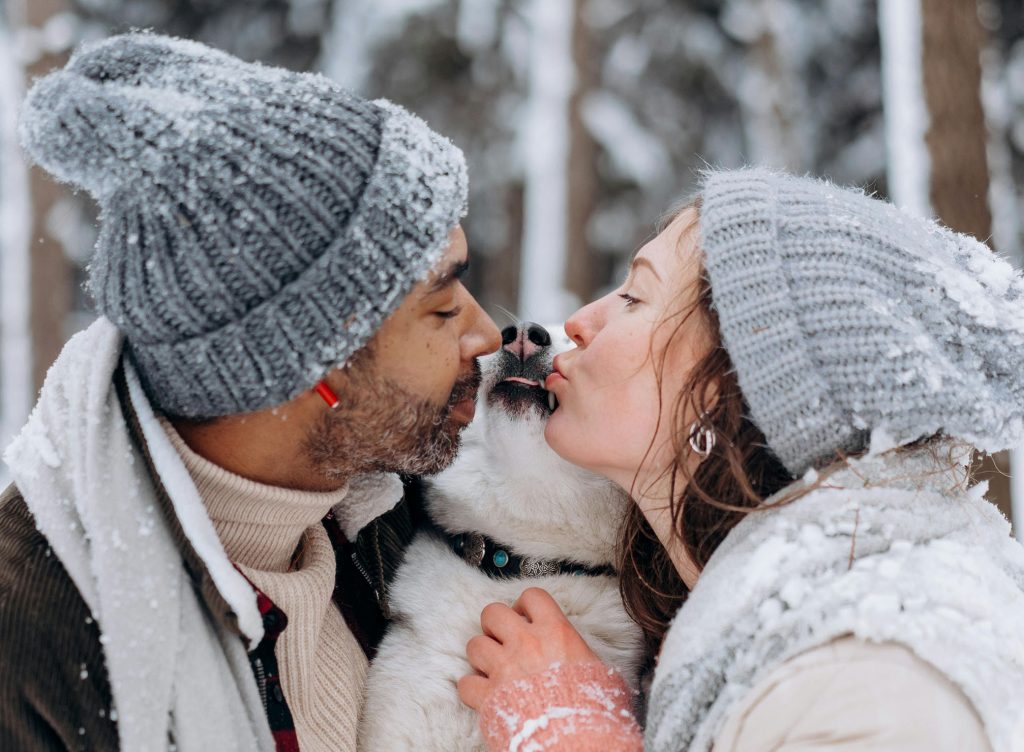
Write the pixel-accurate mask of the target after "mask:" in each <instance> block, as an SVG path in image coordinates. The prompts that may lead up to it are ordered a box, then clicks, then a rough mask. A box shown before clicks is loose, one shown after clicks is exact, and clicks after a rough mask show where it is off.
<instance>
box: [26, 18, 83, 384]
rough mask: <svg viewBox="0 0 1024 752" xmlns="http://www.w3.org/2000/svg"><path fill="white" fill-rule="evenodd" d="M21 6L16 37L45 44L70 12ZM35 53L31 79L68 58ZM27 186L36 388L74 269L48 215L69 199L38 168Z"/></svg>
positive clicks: (55, 344)
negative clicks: (33, 37)
mask: <svg viewBox="0 0 1024 752" xmlns="http://www.w3.org/2000/svg"><path fill="white" fill-rule="evenodd" d="M24 7H25V10H24V13H25V15H24V28H22V29H21V30H20V33H22V34H23V35H24V34H29V35H31V34H33V33H34V34H35V35H37V37H38V38H40V39H41V40H43V41H45V38H46V36H47V32H48V31H49V30H52V29H53V28H54V21H55V20H57V21H58V22H59V20H60V19H61V18H62V17H64V14H68V13H70V6H69V5H68V3H67V2H65V1H64V0H30V2H26V3H25V6H24ZM33 52H34V53H35V59H32V60H30V61H28V64H27V65H26V69H25V73H26V75H27V77H28V78H30V79H31V78H35V77H37V76H41V75H43V74H45V73H47V72H49V71H50V70H52V69H53V68H56V67H58V66H61V65H63V64H64V62H65V61H66V57H67V56H66V51H65V50H52V49H51V48H50V46H49V45H47V44H40V45H38V46H37V47H36V48H35V50H33ZM30 181H31V196H32V208H33V215H32V235H31V238H32V252H31V255H30V258H31V283H30V287H29V289H30V295H31V303H30V306H31V307H30V311H31V313H30V316H31V319H30V320H31V326H32V356H33V357H32V380H33V384H34V385H35V388H36V389H38V388H39V387H40V386H42V383H43V378H44V377H45V376H46V371H47V369H49V367H50V365H51V364H52V363H53V361H54V360H55V359H56V358H57V355H58V354H59V353H60V350H61V348H62V347H63V346H64V341H65V339H66V334H67V331H66V328H65V324H66V321H67V318H68V314H69V313H70V311H71V308H72V303H73V292H74V290H73V279H74V267H73V265H72V263H71V262H70V261H69V259H68V258H67V256H66V255H65V253H64V247H63V245H62V244H61V242H60V241H59V240H58V239H57V238H56V237H55V236H54V234H53V233H52V231H51V228H50V227H49V226H48V224H49V222H48V221H49V218H50V212H51V211H52V209H53V208H54V207H55V206H56V205H57V204H58V202H60V201H61V199H63V198H66V197H67V195H68V194H67V192H66V191H65V190H64V189H63V188H62V187H61V186H60V185H59V184H58V183H56V182H55V181H54V180H53V179H52V178H50V177H48V176H46V175H45V174H44V173H43V171H42V170H40V169H39V168H33V169H32V171H31V176H30Z"/></svg>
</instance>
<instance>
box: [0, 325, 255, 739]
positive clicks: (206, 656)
mask: <svg viewBox="0 0 1024 752" xmlns="http://www.w3.org/2000/svg"><path fill="white" fill-rule="evenodd" d="M121 351H122V335H121V334H120V333H119V332H118V330H117V329H116V327H114V325H113V324H112V323H111V322H110V321H108V320H106V319H104V318H101V319H99V320H98V321H96V322H95V323H94V324H93V325H92V326H90V327H89V329H88V330H86V331H84V332H82V333H80V334H78V335H76V336H75V337H74V338H72V340H71V341H70V342H68V344H67V345H66V346H65V348H64V350H63V351H62V352H61V354H60V357H59V358H58V359H57V362H56V363H54V365H53V367H52V368H51V369H50V371H49V373H48V374H47V376H46V381H45V383H44V385H43V389H42V392H41V393H40V397H39V402H38V403H37V405H36V407H35V409H34V410H33V412H32V415H31V416H30V417H29V420H28V422H27V423H26V425H25V427H24V428H23V429H22V431H21V433H20V434H19V435H18V436H17V437H16V438H15V440H14V441H13V442H12V443H11V445H10V446H9V447H8V449H7V451H6V452H5V454H4V461H5V462H6V463H7V464H8V465H9V467H10V469H11V473H12V476H13V478H14V481H15V483H16V484H17V486H18V489H19V490H20V492H21V494H22V496H23V497H24V499H25V502H26V504H27V505H28V508H29V510H30V511H31V512H32V515H33V517H34V518H35V521H36V525H37V527H38V528H39V530H40V531H41V532H42V533H43V535H45V536H46V539H47V541H48V542H49V544H50V546H51V548H52V549H53V551H54V553H55V554H56V555H57V557H58V558H59V559H60V561H61V563H62V564H63V565H64V567H65V569H66V570H67V572H68V574H69V575H70V576H71V579H72V581H73V582H74V584H75V586H76V587H77V588H78V590H79V592H80V593H81V595H82V598H83V599H84V601H85V603H86V605H87V606H88V607H89V609H90V610H91V612H92V614H93V616H94V617H95V618H96V620H97V621H98V623H99V627H100V631H101V634H102V637H101V639H102V641H103V651H104V657H105V660H106V667H107V671H108V674H109V678H110V687H111V693H112V695H113V702H114V708H112V710H113V711H115V712H116V713H117V715H116V719H117V725H118V734H119V737H120V743H121V749H123V750H131V752H149V751H150V750H154V751H155V750H164V749H167V748H168V744H169V742H170V741H172V740H173V742H174V744H175V745H176V747H177V749H178V750H180V752H204V751H205V750H212V749H215V750H218V751H221V750H225V751H231V750H238V751H239V752H241V751H242V750H245V751H246V752H248V751H249V750H268V751H269V750H273V749H274V742H273V739H272V737H271V734H270V729H269V726H268V724H267V721H266V716H265V714H264V710H263V706H262V703H261V701H260V698H259V695H258V692H257V688H256V684H255V681H254V679H253V675H252V671H251V668H250V665H249V660H248V657H247V655H246V652H245V648H244V646H243V644H242V640H240V639H239V638H238V637H237V636H235V635H231V634H226V633H223V634H222V633H218V630H217V629H216V627H215V626H214V624H213V621H212V620H211V619H210V618H209V616H208V615H206V614H205V613H204V606H203V604H202V603H201V601H200V596H199V595H198V594H197V593H196V592H195V589H194V588H193V586H192V583H191V581H190V579H189V576H188V574H187V572H186V571H185V568H184V565H183V562H182V557H181V554H180V552H179V551H178V549H177V547H176V545H175V542H174V539H173V536H172V534H171V531H170V529H169V528H168V525H167V523H166V522H165V520H164V516H163V513H162V512H161V510H160V505H159V502H158V500H157V497H156V491H155V489H154V485H153V481H152V479H151V478H150V477H149V473H148V472H147V467H146V463H145V461H144V458H143V457H142V456H140V454H139V452H138V450H137V449H136V448H135V447H134V446H133V444H132V440H131V437H130V435H129V431H128V427H127V425H126V423H125V419H124V416H123V415H122V411H121V406H120V404H119V402H118V398H117V394H116V392H115V388H114V385H113V373H114V371H115V370H116V368H117V365H118V363H119V361H120V359H121V357H122V354H121ZM125 371H126V376H127V380H128V385H129V391H130V394H131V401H132V407H133V409H134V410H135V412H136V413H137V415H138V418H139V422H140V424H141V426H142V431H143V434H144V437H145V441H146V444H147V448H148V450H149V452H150V455H151V456H152V458H153V462H154V464H155V466H156V469H157V472H158V474H159V477H160V481H161V482H162V483H163V485H164V487H165V488H166V489H167V492H168V495H169V496H170V498H171V501H172V503H173V505H174V509H175V512H176V514H177V516H178V519H179V521H180V523H181V526H182V529H183V530H184V532H185V535H186V536H187V537H188V539H189V541H190V542H191V544H192V546H193V547H194V548H195V550H196V552H197V553H198V554H199V556H200V557H201V558H202V559H203V561H204V563H205V565H206V566H207V567H208V569H209V572H210V576H211V578H212V580H213V582H214V584H215V585H216V586H217V589H218V590H219V591H220V593H221V595H222V596H223V597H224V599H225V601H226V602H227V604H228V605H229V606H230V607H231V609H232V610H233V611H234V612H235V614H237V616H238V623H239V626H240V628H241V630H242V632H243V634H244V635H245V637H246V638H247V639H248V640H249V644H250V645H252V646H255V645H256V644H258V643H259V641H260V639H261V638H262V636H263V627H262V621H261V618H260V614H259V610H258V608H257V606H256V597H255V594H254V592H253V590H252V588H251V587H250V586H249V584H248V583H247V582H246V581H245V579H244V578H243V577H242V576H241V574H239V573H238V571H237V570H236V569H235V568H234V567H233V566H232V564H231V562H230V561H229V560H228V558H227V556H226V555H225V553H224V550H223V547H222V546H221V544H220V541H219V539H218V538H217V534H216V531H215V530H214V527H213V524H212V523H211V522H210V519H209V517H208V516H207V513H206V510H205V508H204V506H203V503H202V500H201V499H200V497H199V494H198V492H197V491H196V488H195V485H194V484H193V483H192V481H191V479H190V477H189V475H188V472H187V470H186V469H185V467H184V465H183V464H182V462H181V459H180V458H179V456H178V454H177V452H176V451H175V450H174V447H173V446H172V445H171V444H170V441H169V440H168V439H167V436H166V434H165V433H164V431H163V429H162V428H161V427H160V425H159V423H158V422H157V420H156V418H155V416H154V413H153V410H152V408H151V406H150V405H149V402H148V401H147V400H146V397H145V395H144V393H143V391H142V389H141V387H140V385H139V381H138V378H137V376H136V375H135V372H134V370H133V369H132V367H131V365H130V363H128V362H125Z"/></svg>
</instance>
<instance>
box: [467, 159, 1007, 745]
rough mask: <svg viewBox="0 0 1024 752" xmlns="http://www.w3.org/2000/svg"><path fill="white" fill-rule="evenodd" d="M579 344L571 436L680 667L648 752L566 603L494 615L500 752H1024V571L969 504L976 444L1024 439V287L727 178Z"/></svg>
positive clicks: (536, 593) (914, 221)
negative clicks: (631, 505) (628, 508)
mask: <svg viewBox="0 0 1024 752" xmlns="http://www.w3.org/2000/svg"><path fill="white" fill-rule="evenodd" d="M566 331H567V332H568V333H569V334H570V336H572V337H573V339H574V340H575V341H576V343H577V345H578V347H577V349H575V350H572V351H569V352H567V353H565V354H563V355H561V356H559V358H558V359H557V360H556V363H555V366H556V373H553V374H552V375H551V377H550V378H549V379H548V383H547V387H548V389H549V390H551V391H552V392H554V394H555V395H556V396H557V398H558V402H559V407H558V409H557V410H556V411H555V412H554V414H553V415H552V416H551V418H550V421H549V424H548V427H547V433H546V437H547V439H548V441H549V443H550V444H551V446H552V447H554V449H555V450H556V451H557V452H558V453H559V454H561V455H562V456H563V457H565V458H566V459H568V460H570V461H572V462H575V463H577V464H579V465H582V466H584V467H587V468H590V469H592V470H596V471H598V472H600V473H602V474H604V475H606V476H607V477H609V478H610V479H612V480H613V481H615V482H616V483H618V484H620V485H621V486H622V487H623V488H625V489H628V490H629V491H630V492H631V494H632V496H633V498H634V499H635V501H636V509H635V514H634V515H633V516H632V518H631V519H630V520H629V521H628V523H627V525H626V527H625V530H624V539H623V553H622V566H621V571H622V577H623V580H622V582H623V585H622V589H623V596H624V598H625V601H626V603H627V605H628V606H629V608H630V610H631V612H632V614H633V615H634V616H635V617H636V618H637V620H638V621H639V622H640V623H641V625H643V627H644V629H645V630H646V632H647V634H648V637H649V638H650V640H651V643H652V646H658V647H659V649H660V653H659V655H658V662H657V667H656V669H655V673H654V680H653V685H652V687H651V690H650V695H649V705H648V712H647V718H646V730H645V732H643V734H641V731H640V727H639V724H638V722H637V720H636V719H635V718H634V716H633V713H632V706H633V703H632V696H631V693H630V691H629V689H628V688H627V687H626V686H625V685H624V684H623V683H622V681H621V679H620V678H619V677H617V676H616V675H614V674H613V673H612V672H610V671H609V670H607V669H606V668H605V667H603V666H602V665H601V664H600V663H598V662H597V659H596V658H595V656H594V655H593V653H592V652H591V651H590V650H589V648H588V647H587V646H586V644H585V643H584V642H583V641H582V640H581V639H580V638H579V635H578V634H576V632H575V630H574V629H573V628H572V626H571V625H570V624H569V622H568V621H567V620H566V618H565V617H564V616H563V615H562V613H561V612H560V611H559V609H558V607H557V605H555V603H554V602H553V601H552V600H551V598H550V597H549V596H547V594H546V593H544V592H543V591H541V590H536V589H533V590H528V591H526V592H524V593H523V595H522V597H521V598H520V600H519V601H518V602H517V603H516V604H514V605H513V606H512V607H511V608H509V607H507V606H504V605H500V604H494V605H491V606H488V608H487V609H485V610H484V612H483V614H482V616H481V625H482V630H483V634H482V635H480V636H478V637H476V638H474V639H473V640H472V641H471V642H470V643H469V645H468V646H467V653H468V656H469V660H470V662H471V664H472V665H473V667H474V668H475V669H476V673H475V674H474V675H472V676H467V677H464V678H463V679H462V680H461V682H460V685H459V691H460V694H461V696H462V698H463V700H464V701H465V702H466V703H467V704H468V705H470V706H472V707H475V708H477V709H479V710H480V711H481V726H482V728H483V730H484V733H485V736H486V738H487V739H488V743H489V744H490V745H491V747H492V748H493V749H545V750H590V749H594V750H597V749H601V750H617V749H623V750H630V749H640V748H642V747H644V746H646V748H647V749H650V750H657V751H658V752H662V751H665V752H668V751H669V750H672V751H675V750H683V749H701V750H704V749H711V748H712V747H713V748H714V749H715V750H754V749H757V750H764V749H773V750H794V749H798V748H799V749H808V748H816V749H830V750H837V749H858V750H863V749H921V750H924V749H929V750H937V749H949V750H953V749H956V750H984V749H995V750H997V751H1000V750H1014V749H1021V748H1022V746H1021V745H1024V628H1022V627H1024V548H1022V547H1021V546H1020V545H1019V544H1017V543H1016V542H1014V541H1013V539H1012V538H1011V537H1010V535H1009V526H1008V524H1007V523H1006V521H1005V520H1004V519H1003V518H1002V517H1001V515H999V513H998V512H997V511H996V510H995V508H994V507H992V506H991V505H990V504H989V503H988V502H987V501H985V500H984V499H983V498H982V495H983V493H984V486H983V484H979V485H975V486H973V487H968V484H967V475H968V473H967V465H968V463H969V461H970V449H969V446H968V445H974V446H977V447H979V448H981V449H984V450H987V451H996V450H999V449H1003V448H1006V447H1009V446H1011V445H1015V444H1019V443H1020V442H1021V441H1022V438H1024V436H1022V435H1024V420H1022V418H1024V280H1022V279H1021V277H1020V276H1019V275H1018V274H1016V273H1015V272H1013V270H1012V269H1011V268H1010V267H1009V265H1008V264H1007V263H1006V262H1005V261H1002V260H1001V259H999V258H998V257H996V256H995V255H994V254H992V253H991V252H990V251H989V250H988V249H987V248H986V247H985V246H983V245H982V244H980V243H978V242H977V241H975V240H973V239H971V238H967V237H964V236H960V235H956V234H954V233H952V232H949V231H948V230H945V229H943V228H941V227H939V226H938V225H936V224H935V223H933V222H930V221H925V220H922V219H918V218H914V217H912V216H910V215H908V214H905V213H903V212H901V211H899V210H897V209H895V208H894V207H892V206H891V205H889V204H886V203H883V202H881V201H877V200H874V199H871V198H868V197H866V196H864V195H863V194H862V193H859V192H854V191H849V190H844V189H840V188H837V187H835V186H834V185H831V184H828V183H825V182H819V181H814V180H810V179H805V178H794V177H790V176H786V175H781V174H777V173H772V172H768V171H765V170H759V169H750V170H740V171H735V172H711V173H708V174H707V175H705V177H704V180H703V185H702V190H701V198H700V200H699V201H697V202H695V203H694V204H691V205H689V206H688V207H686V208H685V209H683V210H682V211H680V212H679V213H678V214H677V215H676V216H675V217H674V219H673V220H672V222H671V223H670V224H669V225H668V227H666V228H665V229H664V230H663V231H662V232H661V233H660V234H659V235H658V236H657V237H656V238H655V239H654V240H652V241H651V242H650V243H648V244H647V245H646V246H645V247H644V248H642V249H641V250H640V252H639V253H638V255H637V257H636V259H635V260H634V262H633V266H632V269H631V271H630V274H629V277H628V278H627V280H626V282H625V283H624V284H623V285H622V287H621V288H619V289H618V290H616V291H615V292H614V293H612V294H610V295H609V296H607V297H605V298H602V299H600V300H598V301H596V302H594V303H591V304H590V305H588V306H586V307H585V308H583V309H582V310H580V311H578V312H577V313H576V314H575V315H573V316H572V318H570V319H569V321H568V322H567V323H566ZM673 617H674V618H673ZM670 621H671V628H669V622H670Z"/></svg>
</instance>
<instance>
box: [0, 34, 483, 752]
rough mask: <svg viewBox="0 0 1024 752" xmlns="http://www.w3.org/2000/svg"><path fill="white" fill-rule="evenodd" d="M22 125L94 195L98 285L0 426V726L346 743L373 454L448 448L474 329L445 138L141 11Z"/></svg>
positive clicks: (389, 487) (398, 524)
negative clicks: (26, 410) (8, 426)
mask: <svg viewBox="0 0 1024 752" xmlns="http://www.w3.org/2000/svg"><path fill="white" fill-rule="evenodd" d="M21 136H22V141H23V143H24V145H25V148H26V150H27V151H28V152H29V153H30V154H31V155H32V157H33V158H34V159H35V160H36V161H37V162H38V163H39V164H41V165H42V166H43V167H44V168H46V169H47V170H49V171H50V172H51V173H53V174H54V175H56V176H57V177H58V178H60V179H62V180H64V181H67V182H69V183H71V184H72V185H74V186H76V187H82V188H85V189H86V190H88V191H89V192H90V193H91V194H92V195H93V196H94V197H95V198H96V199H97V201H98V203H99V205H100V209H101V214H100V216H101V219H100V233H99V239H98V241H97V247H96V256H95V258H94V260H93V262H92V264H91V266H90V273H89V288H90V290H91V291H92V293H93V295H94V297H95V299H96V303H97V307H98V310H99V312H100V313H101V314H102V316H101V318H100V319H99V320H98V321H97V322H96V323H95V324H94V325H93V326H92V327H90V328H89V329H88V330H87V331H85V332H83V333H81V334H79V335H77V336H76V337H74V338H73V339H72V340H71V341H70V342H69V343H68V344H67V345H66V347H65V348H64V351H63V352H62V353H61V355H60V357H59V358H58V360H57V362H56V363H55V364H54V366H53V368H52V369H51V370H50V372H49V374H48V375H47V379H46V383H45V384H44V386H43V389H42V391H41V393H40V397H39V402H38V404H37V405H36V409H35V410H34V411H33V414H32V416H31V417H30V419H29V421H28V423H27V424H26V426H25V428H24V429H23V430H22V432H21V434H20V435H19V436H18V438H17V439H15V441H14V442H13V443H12V444H11V446H10V447H9V448H8V449H7V451H6V453H5V455H4V459H5V461H6V462H7V464H8V465H9V467H10V470H11V473H12V477H13V478H14V481H15V482H14V484H13V485H12V486H11V487H10V488H8V489H7V491H5V492H4V494H3V496H2V499H0V666H2V667H3V670H2V671H0V748H2V749H5V750H6V749H11V750H14V749H18V750H27V749H46V750H49V749H88V750H108V749H118V748H120V749H126V750H133V751H134V750H151V749H167V748H174V749H177V750H180V751H181V752H189V751H190V750H211V749H216V750H232V749H237V750H250V749H274V748H275V746H276V748H277V749H279V750H295V749H299V748H301V749H302V750H303V751H304V752H308V750H329V749H330V750H347V749H353V748H354V746H355V729H356V724H357V719H358V713H359V704H360V698H361V689H362V681H363V678H364V676H365V672H366V666H367V659H368V657H369V656H371V655H372V651H373V648H374V645H375V641H376V639H378V638H379V632H380V629H381V627H382V624H383V614H382V613H381V610H382V609H386V592H385V588H386V585H387V581H386V575H387V573H388V571H389V569H390V567H391V566H393V563H394V562H393V558H394V555H395V554H396V553H397V551H398V550H400V546H401V544H402V541H403V540H404V535H405V534H406V533H407V532H408V526H409V515H408V514H404V513H403V511H402V510H403V507H402V505H401V504H399V502H401V499H402V493H403V490H402V485H401V483H400V481H398V478H397V476H395V475H391V473H399V472H400V473H410V474H412V473H433V472H437V471H438V470H440V469H442V468H443V467H445V466H446V465H447V464H449V463H450V462H451V461H452V459H453V458H454V456H455V453H456V451H457V449H458V442H459V432H460V431H461V429H462V428H464V427H465V425H466V424H467V423H468V422H469V421H470V420H471V419H472V416H473V399H474V395H475V392H476V389H477V385H478V383H479V370H478V368H477V367H476V359H477V358H478V357H479V356H481V355H483V354H485V353H487V352H490V351H493V350H495V349H497V347H498V346H499V344H500V338H499V334H498V331H497V329H496V328H495V326H494V324H493V322H491V321H490V319H489V318H488V317H487V316H486V315H485V314H484V313H483V311H482V310H481V309H480V307H479V306H478V304H477V303H476V301H475V300H474V299H473V298H472V296H471V295H470V294H469V293H468V292H467V291H466V289H465V288H464V287H463V286H462V284H461V282H460V277H461V275H462V274H463V273H464V272H465V270H466V268H467V264H468V257H467V249H466V242H465V237H464V235H463V234H462V231H461V229H460V228H459V226H458V222H459V220H460V218H461V216H462V215H463V214H464V207H465V201H466V176H465V165H464V162H463V158H462V155H461V152H459V151H458V149H457V148H455V147H454V146H453V145H452V144H451V143H450V142H448V141H446V140H445V139H443V138H441V137H439V136H438V135H437V134H435V133H433V132H431V131H430V130H429V129H428V128H427V127H426V125H425V124H424V123H423V122H422V121H420V120H418V119H417V118H415V117H413V116H411V115H409V114H408V113H407V112H405V111H404V110H402V109H400V108H398V107H396V106H394V105H391V104H389V103H387V102H384V101H378V102H374V103H370V102H365V101H362V100H360V99H358V98H356V97H354V96H352V95H350V94H348V93H346V92H343V91H341V90H340V89H338V88H337V87H336V86H335V85H333V84H332V83H330V82H329V81H327V80H326V79H324V78H322V77H319V76H314V75H309V74H295V73H290V72H287V71H282V70H277V69H272V68H266V67H263V66H259V65H253V64H247V63H243V62H242V61H240V60H237V59H235V58H233V57H231V56H228V55H226V54H223V53H220V52H217V51H214V50H211V49H209V48H207V47H204V46H202V45H199V44H196V43H193V42H186V41H182V40H175V39H168V38H164V37H159V36H154V35H147V34H133V35H127V36H122V37H115V38H113V39H110V40H107V41H105V42H102V43H100V44H98V45H95V46H92V47H89V48H86V49H83V50H80V51H79V52H78V53H77V54H75V55H74V56H73V57H72V59H71V61H70V62H69V63H68V65H67V66H66V67H65V68H64V69H63V70H61V71H58V72H56V73H53V74H51V75H50V76H48V77H46V78H44V79H42V80H41V81H39V82H38V83H37V84H36V85H35V86H34V87H33V89H32V91H31V92H30V94H29V96H28V98H27V101H26V103H25V107H24V114H23V118H22V123H21ZM396 504H399V505H398V506H397V507H396ZM392 508H394V509H393V510H392V511H391V512H388V510H389V509H392ZM384 512H388V514H389V515H391V516H392V517H393V520H392V524H386V523H382V522H381V521H380V520H379V519H377V518H379V517H380V515H381V514H382V513H384ZM403 515H404V516H403ZM374 520H377V521H374ZM368 523H372V524H368ZM360 529H363V530H364V532H363V534H362V535H359V536H358V537H357V533H358V532H359V530H360ZM367 531H368V532H367Z"/></svg>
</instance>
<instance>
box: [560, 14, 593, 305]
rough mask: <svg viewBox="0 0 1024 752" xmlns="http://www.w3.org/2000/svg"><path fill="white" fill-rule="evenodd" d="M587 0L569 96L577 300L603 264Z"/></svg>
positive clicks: (571, 251)
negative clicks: (594, 226)
mask: <svg viewBox="0 0 1024 752" xmlns="http://www.w3.org/2000/svg"><path fill="white" fill-rule="evenodd" d="M584 3H585V0H574V2H573V6H574V10H573V17H574V19H575V20H574V23H573V32H572V58H573V68H574V70H575V72H576V86H575V87H574V89H573V93H572V97H571V98H570V100H569V167H568V170H569V184H568V191H569V195H568V208H569V214H568V223H569V224H568V239H567V242H568V254H567V255H568V257H567V260H566V274H565V287H566V289H568V290H569V291H570V292H571V293H572V294H573V295H574V296H575V298H576V299H577V300H579V301H588V300H590V299H591V298H592V297H593V296H594V292H595V291H596V290H597V288H598V286H599V285H600V282H599V280H598V272H599V271H601V270H600V269H599V265H598V263H597V259H595V258H594V255H593V253H592V252H591V248H592V244H591V243H590V242H588V239H587V228H588V227H589V226H590V218H591V215H592V214H593V212H594V205H595V202H596V197H597V180H598V177H597V173H596V164H595V160H596V158H597V144H596V143H595V141H594V137H593V136H592V135H591V134H590V131H589V130H588V129H587V126H586V124H585V123H584V118H583V112H582V109H581V108H582V106H583V102H584V101H585V100H586V97H587V95H588V94H589V93H590V92H591V91H592V90H593V89H594V86H595V82H596V80H597V71H596V70H595V67H596V62H597V61H594V60H593V56H592V44H591V41H592V40H591V39H590V29H589V27H588V26H587V24H586V23H584V21H583V13H584V9H583V6H584Z"/></svg>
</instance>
